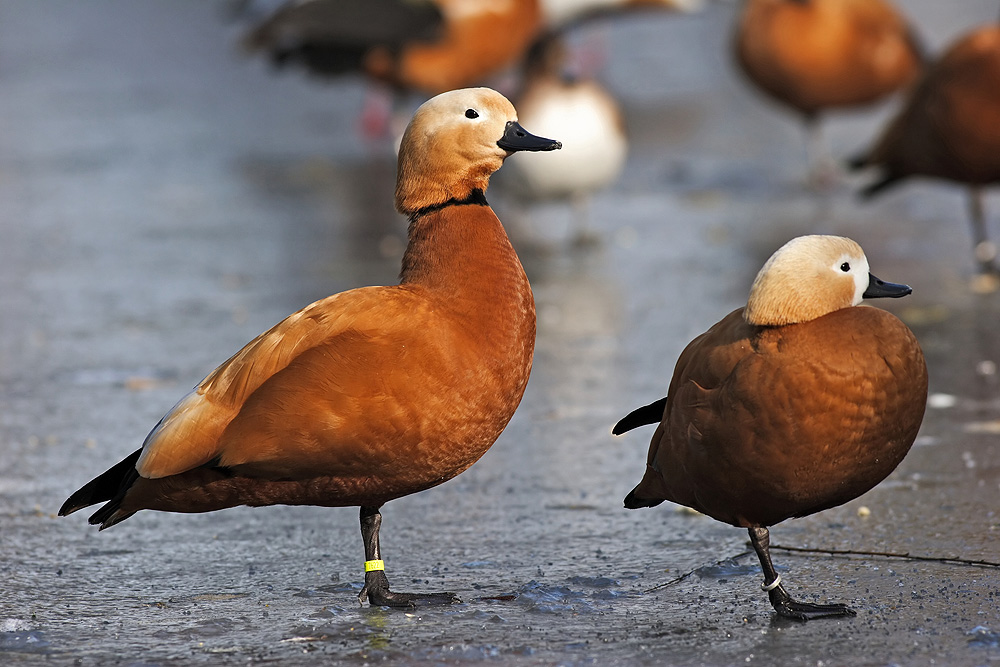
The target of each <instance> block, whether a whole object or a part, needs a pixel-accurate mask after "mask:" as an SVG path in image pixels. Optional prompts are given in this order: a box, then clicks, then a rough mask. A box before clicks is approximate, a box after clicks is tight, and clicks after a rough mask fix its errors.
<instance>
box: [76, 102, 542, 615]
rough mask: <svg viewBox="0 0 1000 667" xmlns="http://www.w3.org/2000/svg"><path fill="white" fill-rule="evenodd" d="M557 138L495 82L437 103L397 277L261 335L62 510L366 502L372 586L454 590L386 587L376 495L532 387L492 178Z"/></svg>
mask: <svg viewBox="0 0 1000 667" xmlns="http://www.w3.org/2000/svg"><path fill="white" fill-rule="evenodd" d="M559 146H560V145H559V143H558V142H556V141H552V140H550V139H543V138H540V137H537V136H534V135H532V134H529V133H528V132H526V131H525V130H524V129H523V128H522V127H521V126H520V125H519V124H518V122H517V115H516V113H515V111H514V107H513V106H512V105H511V104H510V102H508V101H507V99H506V98H504V97H503V96H502V95H500V94H499V93H497V92H495V91H492V90H489V89H486V88H479V89H468V90H458V91H452V92H448V93H444V94H441V95H439V96H437V97H435V98H433V99H431V100H429V101H428V102H426V103H425V104H423V105H422V106H421V107H420V108H419V109H418V110H417V111H416V113H415V114H414V116H413V119H412V121H411V122H410V124H409V126H408V127H407V129H406V132H405V134H404V136H403V142H402V147H401V150H400V153H399V166H398V176H397V183H396V208H397V209H398V210H399V211H400V212H401V213H403V214H405V215H407V216H409V220H410V226H409V244H408V246H407V248H406V252H405V254H404V256H403V261H402V271H401V273H400V283H399V284H398V285H395V286H389V287H364V288H360V289H354V290H350V291H347V292H343V293H340V294H335V295H333V296H330V297H327V298H325V299H321V300H320V301H317V302H316V303H313V304H312V305H310V306H307V307H305V308H303V309H302V310H300V311H299V312H297V313H295V314H293V315H291V316H289V317H288V318H287V319H285V320H284V321H282V322H280V323H279V324H277V325H276V326H274V327H273V328H272V329H270V330H269V331H266V332H264V333H263V334H261V335H260V336H258V337H257V338H255V339H254V340H252V341H251V342H250V343H248V344H247V345H246V347H244V348H243V349H242V350H240V351H239V352H237V353H236V354H235V355H234V356H233V357H231V358H230V359H229V360H228V361H226V362H225V363H224V364H222V365H221V366H219V367H218V368H217V369H215V371H213V372H212V373H211V374H210V375H209V376H208V377H207V378H205V379H204V380H203V381H202V382H201V384H199V385H198V386H197V387H196V388H195V389H194V390H193V391H192V392H191V393H189V394H188V395H187V396H185V397H183V398H182V399H181V400H180V401H179V402H178V403H177V405H176V406H174V408H173V409H171V410H170V411H169V412H168V413H167V414H166V416H164V417H163V419H161V420H160V422H159V423H158V424H157V425H156V426H155V427H154V428H153V430H152V431H151V432H150V433H149V435H148V436H147V437H146V440H145V442H144V443H143V445H142V447H141V448H140V449H138V450H137V451H135V452H134V453H132V455H130V456H128V457H127V458H126V459H124V460H123V461H121V462H120V463H118V464H116V465H115V466H113V467H112V468H110V469H109V470H108V471H107V472H105V473H103V474H101V475H100V476H98V477H97V478H96V479H94V480H93V481H91V482H89V483H88V484H86V485H85V486H84V487H83V488H81V489H80V490H79V491H77V492H76V493H74V494H73V495H72V496H71V497H70V498H69V499H68V500H67V501H66V503H65V504H64V505H63V506H62V508H61V509H60V510H59V514H60V515H66V514H70V513H72V512H75V511H76V510H78V509H81V508H83V507H87V506H89V505H93V504H95V503H104V505H103V506H102V507H101V508H100V509H98V510H97V512H96V513H95V514H94V515H93V516H91V517H90V523H92V524H98V525H100V527H101V529H104V528H109V527H111V526H114V525H115V524H117V523H119V522H121V521H124V520H125V519H127V518H128V517H130V516H132V515H133V514H135V513H136V512H138V511H139V510H143V509H152V510H160V511H168V512H210V511H213V510H219V509H223V508H227V507H234V506H237V505H252V506H261V505H275V504H286V505H320V506H324V507H342V506H351V505H357V506H360V507H361V534H362V538H363V540H364V549H365V559H366V563H365V570H366V572H365V585H364V588H362V590H361V594H360V596H359V598H360V600H361V601H364V600H365V599H366V598H367V599H368V601H369V602H370V603H371V604H372V605H389V606H412V605H415V604H417V603H419V602H424V603H428V602H431V603H433V602H450V601H452V600H453V599H454V596H453V595H452V594H451V593H438V594H415V593H398V592H392V591H390V590H389V583H388V579H387V578H386V576H385V572H384V563H383V561H382V556H381V550H380V547H379V526H380V524H381V519H382V517H381V514H380V512H379V508H380V507H381V506H382V504H383V503H385V502H387V501H389V500H392V499H394V498H399V497H400V496H405V495H407V494H411V493H416V492H417V491H422V490H424V489H428V488H430V487H432V486H436V485H438V484H441V483H442V482H445V481H447V480H449V479H451V478H452V477H454V476H455V475H458V474H459V473H461V472H462V471H464V470H465V469H467V468H468V467H469V466H471V465H472V464H473V463H474V462H475V461H476V460H477V459H479V457H481V456H482V455H483V454H484V453H485V452H486V450H488V449H489V448H490V446H491V445H492V444H493V442H494V441H495V440H496V439H497V437H498V436H499V435H500V433H501V431H503V429H504V427H505V426H506V425H507V422H508V421H509V420H510V418H511V416H512V415H513V414H514V410H515V409H516V408H517V405H518V403H519V402H520V400H521V396H522V394H523V392H524V388H525V385H526V384H527V381H528V374H529V372H530V370H531V360H532V354H533V350H534V342H535V305H534V299H533V297H532V293H531V287H530V286H529V284H528V280H527V278H526V277H525V274H524V270H523V269H522V268H521V263H520V261H519V260H518V258H517V255H516V254H515V252H514V249H513V248H512V247H511V244H510V242H509V241H508V239H507V235H506V233H505V232H504V229H503V226H502V225H501V223H500V221H499V220H498V219H497V217H496V215H495V214H494V213H493V210H492V209H491V208H490V207H489V205H488V204H487V203H486V199H485V196H484V192H485V190H486V187H487V185H488V184H489V178H490V175H491V174H492V173H493V172H494V171H496V170H497V169H499V168H500V165H501V164H502V163H503V161H504V159H505V158H507V157H508V156H510V155H511V154H512V153H514V152H515V151H522V150H527V151H545V150H553V149H556V148H559Z"/></svg>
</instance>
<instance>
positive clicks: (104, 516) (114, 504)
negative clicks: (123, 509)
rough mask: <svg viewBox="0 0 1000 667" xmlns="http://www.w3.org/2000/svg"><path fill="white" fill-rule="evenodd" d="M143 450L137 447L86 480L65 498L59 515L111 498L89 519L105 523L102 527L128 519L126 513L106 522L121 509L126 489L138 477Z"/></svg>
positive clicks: (93, 521)
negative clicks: (103, 470) (138, 467)
mask: <svg viewBox="0 0 1000 667" xmlns="http://www.w3.org/2000/svg"><path fill="white" fill-rule="evenodd" d="M141 453H142V449H137V450H136V451H134V452H132V453H131V454H130V455H129V456H127V457H125V459H123V460H122V461H119V462H118V463H116V464H115V465H113V466H112V467H111V468H110V469H108V470H106V471H105V472H103V473H101V474H100V475H98V476H97V477H95V478H94V479H92V480H91V481H89V482H87V483H86V484H85V485H84V486H83V487H82V488H81V489H80V490H79V491H77V492H76V493H74V494H73V495H71V496H70V497H69V498H67V499H66V502H64V503H63V505H62V507H60V508H59V516H66V515H67V514H72V513H73V512H75V511H77V510H80V509H83V508H84V507H89V506H91V505H95V504H97V503H103V502H107V501H111V502H107V504H106V505H105V506H104V507H102V508H101V509H100V510H98V511H97V513H95V514H94V515H93V516H92V517H90V519H89V521H90V523H92V524H102V525H101V528H107V527H108V526H112V525H114V524H115V523H118V521H121V520H123V519H125V518H126V517H124V516H123V517H120V518H118V519H116V520H115V521H113V522H112V523H107V521H108V519H109V518H110V517H111V516H112V515H113V514H115V512H117V511H118V507H119V505H120V504H121V499H122V498H123V497H124V495H125V491H126V490H127V489H128V488H129V487H130V486H132V484H133V482H135V480H136V479H137V478H138V477H139V473H138V472H137V471H136V469H135V464H136V461H138V460H139V454H141Z"/></svg>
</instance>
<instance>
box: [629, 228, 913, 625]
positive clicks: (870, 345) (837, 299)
mask: <svg viewBox="0 0 1000 667" xmlns="http://www.w3.org/2000/svg"><path fill="white" fill-rule="evenodd" d="M869 275H870V274H869V273H868V262H867V259H866V258H865V256H864V253H863V252H862V251H861V249H860V247H858V246H857V244H855V243H854V242H853V241H850V240H849V239H842V238H840V237H824V236H813V237H800V238H798V239H793V240H792V241H790V242H789V243H788V244H786V246H784V247H783V248H781V249H780V250H779V251H778V252H776V253H775V255H774V256H773V257H772V258H771V259H770V260H769V261H768V263H767V264H766V265H765V266H764V268H763V269H761V272H760V274H759V275H758V278H757V280H756V281H755V282H754V287H753V289H752V290H751V295H750V298H749V299H748V305H747V307H746V308H740V309H738V310H735V311H733V312H732V313H730V314H729V315H727V316H726V317H725V318H724V319H722V320H721V321H720V322H719V323H718V324H716V325H715V326H713V327H712V328H711V329H709V330H708V331H707V332H706V333H704V334H702V335H701V336H699V337H697V338H695V339H694V340H693V341H692V342H691V343H690V344H689V345H688V346H687V347H686V348H685V350H684V351H683V352H682V353H681V355H680V358H679V359H678V361H677V365H676V368H675V370H674V374H673V377H672V379H671V381H670V386H669V389H668V392H667V398H666V399H665V403H660V402H658V403H654V404H652V405H651V406H647V408H641V409H640V410H639V411H637V412H641V411H643V410H645V411H646V412H647V414H643V415H642V417H643V418H642V420H641V421H640V422H639V423H643V422H645V423H656V422H659V425H658V426H657V429H656V432H655V433H654V434H653V438H652V442H651V444H650V449H649V455H648V457H647V465H646V471H645V474H644V475H643V478H642V481H640V483H639V484H638V485H637V486H636V487H635V489H633V491H632V492H631V493H630V494H629V495H628V497H627V498H626V499H625V504H626V507H630V508H637V507H647V506H652V505H656V504H658V503H660V502H662V501H663V500H669V501H672V502H675V503H679V504H682V505H686V506H688V507H691V508H694V509H696V510H698V511H700V512H702V513H704V514H707V515H708V516H711V517H712V518H714V519H717V520H719V521H723V522H726V523H729V524H732V525H734V526H742V527H746V528H748V529H750V531H751V537H754V535H755V531H756V532H757V534H758V535H763V536H765V538H766V535H767V532H766V528H767V527H768V526H771V525H774V524H776V523H779V522H781V521H784V520H785V519H788V518H792V517H800V516H805V515H808V514H812V513H815V512H819V511H821V510H824V509H827V508H830V507H834V506H837V505H840V504H843V503H845V502H847V501H849V500H852V499H854V498H856V497H858V496H859V495H861V494H863V493H865V492H866V491H868V490H869V489H871V488H872V487H874V486H875V485H876V484H878V483H879V482H880V481H882V480H883V479H884V478H885V477H886V476H887V475H888V474H889V473H891V472H892V471H893V470H894V469H895V468H896V466H897V465H898V464H899V462H900V461H901V460H902V459H903V457H904V456H905V455H906V453H907V451H908V450H909V448H910V446H911V445H912V444H913V441H914V439H915V438H916V436H917V431H918V429H919V428H920V423H921V420H922V419H923V413H924V407H925V404H926V397H927V368H926V365H925V362H924V357H923V353H922V352H921V350H920V346H919V344H918V343H917V341H916V339H915V338H914V336H913V334H912V333H911V332H910V330H909V329H908V328H907V327H906V325H904V324H903V323H902V322H900V321H899V320H898V319H897V318H896V317H895V316H894V315H892V314H890V313H888V312H886V311H884V310H880V309H876V308H869V307H863V306H857V304H858V303H860V301H861V299H862V296H864V297H867V298H871V297H875V296H902V295H904V294H907V293H909V288H906V287H905V286H893V285H889V284H885V283H882V282H881V281H878V280H877V279H875V278H871V282H870V281H869ZM789 291H790V292H792V293H793V294H796V295H797V296H796V297H795V298H793V299H788V298H787V297H786V293H787V292H789ZM657 413H658V414H657ZM626 420H628V421H629V422H630V424H629V426H627V427H624V428H623V427H622V426H619V427H616V429H615V432H616V433H620V432H623V431H624V430H628V428H631V427H633V426H634V425H636V423H635V421H634V419H633V415H630V417H628V418H626ZM626 420H623V423H624V422H626ZM755 546H758V545H756V544H755ZM758 555H760V556H761V561H762V564H763V565H764V568H765V577H766V578H767V579H768V581H774V580H776V574H770V573H768V571H767V570H768V568H769V566H770V559H769V556H767V554H766V548H764V550H763V552H762V551H761V550H760V549H758ZM765 557H766V562H765ZM781 595H785V596H787V593H784V591H783V590H782V591H781V592H780V593H775V595H774V596H772V603H775V596H781ZM779 602H781V604H777V603H775V607H776V609H777V610H778V611H779V613H782V614H785V615H789V616H794V617H798V618H802V617H808V616H810V615H830V614H831V613H836V614H840V613H847V610H846V608H839V607H838V608H837V609H834V610H831V609H829V608H825V609H821V610H817V609H810V608H808V607H806V608H804V609H794V608H792V607H794V606H795V605H798V603H794V601H791V600H790V598H788V600H779ZM788 602H791V603H793V604H792V605H788V604H786V603H788Z"/></svg>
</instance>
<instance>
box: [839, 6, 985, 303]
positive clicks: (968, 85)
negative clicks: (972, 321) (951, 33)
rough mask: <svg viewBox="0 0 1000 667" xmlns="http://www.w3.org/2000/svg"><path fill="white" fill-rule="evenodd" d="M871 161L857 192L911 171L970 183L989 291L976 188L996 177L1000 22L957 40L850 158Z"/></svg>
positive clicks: (977, 246)
mask: <svg viewBox="0 0 1000 667" xmlns="http://www.w3.org/2000/svg"><path fill="white" fill-rule="evenodd" d="M851 166H852V167H853V168H856V169H860V168H864V167H875V168H877V169H878V171H879V176H878V179H877V180H875V181H874V182H872V183H870V184H869V185H867V186H865V187H864V189H863V190H862V191H861V194H862V195H863V196H864V197H865V198H868V197H872V196H874V195H876V194H879V193H881V192H882V191H884V190H886V189H887V188H889V187H891V186H893V185H895V184H897V183H899V182H900V181H902V180H904V179H908V178H911V177H914V176H927V177H932V178H942V179H946V180H950V181H954V182H956V183H961V184H964V185H967V186H968V187H969V212H970V219H971V222H972V242H973V249H974V255H975V260H976V262H977V263H978V265H979V269H980V274H979V276H977V278H976V279H975V280H974V282H973V288H974V289H976V290H977V291H994V290H996V289H997V287H998V285H1000V279H998V273H997V265H996V256H997V247H996V243H994V242H993V241H991V240H990V238H989V234H988V232H987V225H986V216H985V212H984V206H983V192H982V190H983V187H985V186H987V185H992V184H995V183H998V182H1000V23H995V24H991V25H986V26H983V27H980V28H978V29H976V30H973V31H972V32H970V33H968V34H966V35H964V36H962V37H961V38H959V39H958V40H957V41H956V42H955V43H954V44H952V45H951V46H950V47H949V48H948V49H947V50H946V51H945V52H944V54H943V55H942V56H941V57H940V59H938V60H937V61H936V62H935V63H933V65H931V66H930V67H929V68H928V70H927V72H926V75H925V76H924V77H923V79H922V80H921V81H920V84H919V85H918V86H917V87H916V88H915V89H914V91H913V93H912V95H911V96H910V98H909V99H908V100H907V102H906V105H905V106H904V108H903V109H902V110H901V111H900V113H899V114H898V115H897V116H896V117H895V118H894V119H893V120H892V122H891V123H889V125H888V126H887V127H886V128H885V130H884V131H883V133H882V135H881V137H879V138H878V139H877V140H876V141H875V143H874V145H873V147H872V148H871V149H870V150H869V151H868V152H867V153H866V154H864V155H862V156H860V157H858V158H856V159H854V160H853V161H852V162H851Z"/></svg>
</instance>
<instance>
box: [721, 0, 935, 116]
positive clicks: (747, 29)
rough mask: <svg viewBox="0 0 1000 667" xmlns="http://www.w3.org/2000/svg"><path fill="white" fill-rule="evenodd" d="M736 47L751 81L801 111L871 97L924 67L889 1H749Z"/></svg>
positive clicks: (856, 102)
mask: <svg viewBox="0 0 1000 667" xmlns="http://www.w3.org/2000/svg"><path fill="white" fill-rule="evenodd" d="M734 46H735V51H736V55H737V60H738V62H739V64H740V66H741V67H742V69H743V71H744V72H745V73H746V75H747V76H748V77H749V78H750V80H751V81H753V82H754V83H755V84H756V85H758V86H759V87H760V88H761V89H762V90H764V91H765V92H766V93H768V94H769V95H771V96H772V97H773V98H775V99H776V100H778V101H779V102H781V103H783V104H786V105H788V106H790V107H792V108H793V109H796V110H797V111H799V112H800V113H802V114H804V115H806V116H813V115H815V114H817V113H818V112H821V111H823V110H825V109H830V108H840V107H853V106H858V105H864V104H869V103H872V102H875V101H877V100H879V99H881V98H882V97H885V96H886V95H888V94H891V93H893V92H895V91H897V90H899V89H900V88H902V87H903V86H906V85H907V84H909V83H910V82H911V81H913V80H914V79H915V78H916V76H917V75H918V73H919V71H920V67H921V55H920V53H919V49H918V48H917V47H916V44H915V42H914V39H913V36H912V33H911V31H910V28H909V26H908V25H907V23H906V21H905V19H903V17H902V16H900V14H899V13H898V12H897V11H896V10H895V8H894V7H893V6H892V5H891V4H890V3H888V2H887V1H886V0H747V2H746V4H745V5H744V9H743V13H742V15H741V17H740V21H739V25H738V28H737V32H736V39H735V44H734Z"/></svg>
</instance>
